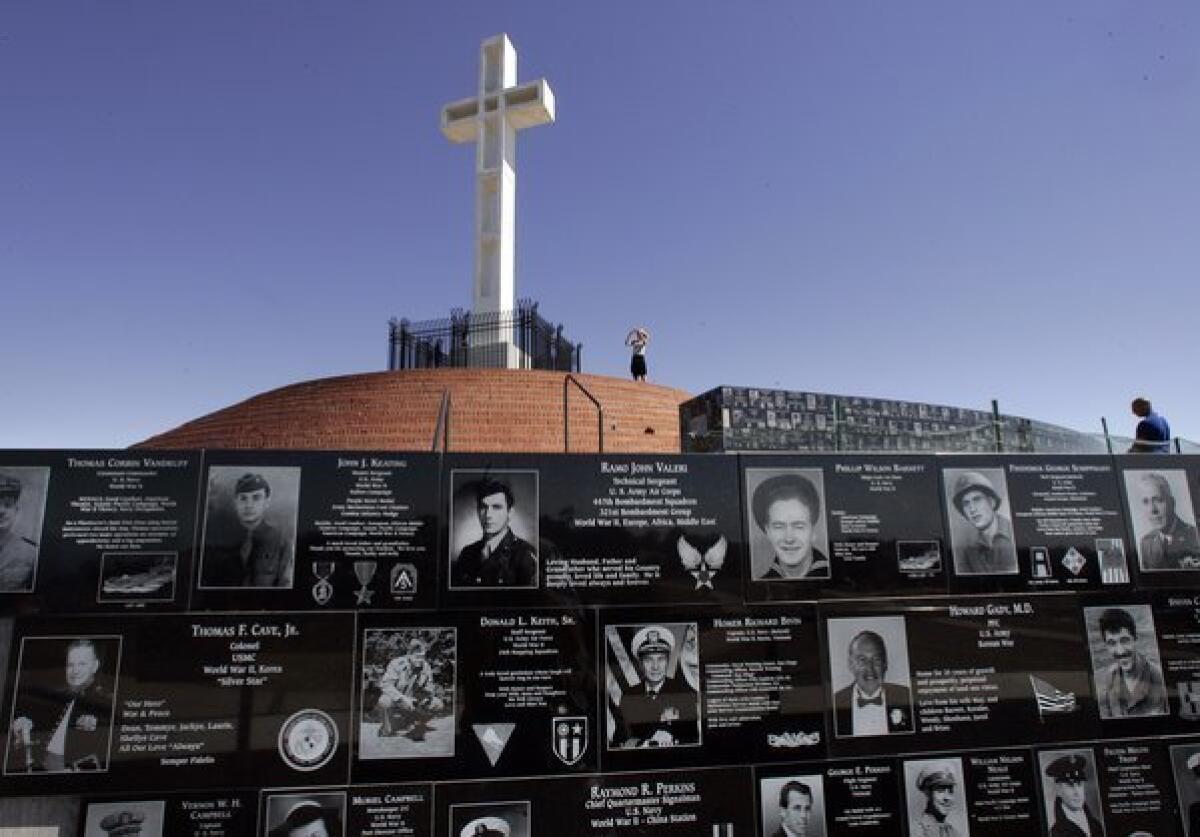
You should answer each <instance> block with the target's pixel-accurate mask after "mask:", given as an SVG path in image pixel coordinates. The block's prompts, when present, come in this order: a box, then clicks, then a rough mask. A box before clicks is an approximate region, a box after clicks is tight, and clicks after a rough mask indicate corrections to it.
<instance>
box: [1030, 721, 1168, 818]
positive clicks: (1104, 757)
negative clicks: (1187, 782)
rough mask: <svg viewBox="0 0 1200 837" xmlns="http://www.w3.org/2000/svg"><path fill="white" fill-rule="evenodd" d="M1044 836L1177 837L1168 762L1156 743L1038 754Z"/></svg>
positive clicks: (1066, 748)
mask: <svg viewBox="0 0 1200 837" xmlns="http://www.w3.org/2000/svg"><path fill="white" fill-rule="evenodd" d="M1037 764H1038V771H1039V784H1040V786H1041V795H1042V816H1043V821H1044V827H1045V829H1046V830H1045V833H1047V834H1050V835H1059V834H1074V833H1076V832H1074V831H1071V830H1070V823H1071V821H1072V820H1074V821H1076V822H1081V821H1086V822H1087V823H1088V828H1089V830H1090V832H1091V833H1092V834H1100V835H1104V834H1110V835H1127V834H1128V835H1139V834H1150V835H1170V834H1177V833H1179V831H1178V818H1177V816H1176V813H1175V811H1176V802H1175V794H1174V787H1173V785H1174V782H1173V779H1172V773H1171V762H1170V759H1169V757H1168V754H1167V752H1166V750H1165V749H1164V748H1162V747H1161V745H1160V744H1159V743H1158V742H1154V741H1122V742H1114V743H1108V744H1096V745H1090V746H1058V747H1052V748H1047V749H1043V750H1039V751H1038V753H1037Z"/></svg>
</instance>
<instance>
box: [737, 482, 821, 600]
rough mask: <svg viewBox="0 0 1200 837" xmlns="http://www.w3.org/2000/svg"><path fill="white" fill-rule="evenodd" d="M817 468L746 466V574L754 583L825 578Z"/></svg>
mask: <svg viewBox="0 0 1200 837" xmlns="http://www.w3.org/2000/svg"><path fill="white" fill-rule="evenodd" d="M824 485H825V484H824V477H823V475H822V473H821V469H820V468H788V469H779V468H747V469H746V495H747V503H746V509H747V510H748V512H749V515H750V520H749V521H748V522H747V527H746V529H747V531H748V532H749V533H750V572H751V575H752V577H753V578H755V579H756V580H758V581H793V580H800V579H812V578H829V577H830V570H829V557H828V556H829V531H828V529H827V527H826V526H825V514H824V508H825V502H824V494H825V487H824Z"/></svg>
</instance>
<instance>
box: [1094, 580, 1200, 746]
mask: <svg viewBox="0 0 1200 837" xmlns="http://www.w3.org/2000/svg"><path fill="white" fill-rule="evenodd" d="M1135 601H1138V602H1144V601H1150V602H1151V603H1152V609H1151V618H1152V620H1153V627H1154V631H1155V633H1156V635H1157V636H1156V640H1157V641H1156V642H1155V643H1154V644H1153V645H1150V644H1148V643H1147V640H1148V639H1149V638H1151V637H1147V636H1146V635H1145V634H1144V632H1139V635H1138V637H1137V639H1136V641H1135V643H1134V648H1135V650H1138V651H1139V652H1140V653H1141V654H1142V655H1143V656H1145V657H1146V660H1145V662H1147V663H1149V664H1150V665H1144V664H1142V661H1138V665H1137V666H1136V667H1135V668H1136V669H1137V671H1138V672H1139V673H1143V679H1144V680H1146V681H1147V683H1153V682H1155V677H1154V675H1156V674H1157V675H1159V676H1160V677H1161V681H1162V683H1163V689H1164V690H1165V693H1166V707H1165V714H1163V713H1162V705H1161V702H1151V701H1144V702H1142V703H1139V704H1137V706H1138V707H1140V708H1153V709H1154V710H1155V711H1156V712H1159V713H1160V714H1159V715H1156V716H1152V718H1153V719H1157V720H1158V721H1159V722H1160V723H1158V724H1154V723H1148V722H1146V721H1140V720H1139V718H1138V717H1133V718H1126V719H1117V720H1119V721H1121V723H1118V722H1117V721H1114V722H1113V723H1112V724H1111V725H1110V726H1111V727H1112V729H1111V730H1109V729H1108V728H1107V727H1106V732H1109V733H1110V734H1117V730H1118V728H1119V727H1126V726H1127V727H1130V728H1132V729H1142V728H1145V729H1147V730H1148V731H1158V732H1162V731H1170V732H1176V733H1184V734H1186V733H1197V732H1200V595H1197V594H1196V593H1195V592H1194V591H1191V590H1163V591H1159V592H1155V593H1152V594H1149V595H1148V597H1147V596H1141V597H1138V598H1137V599H1135ZM1136 615H1139V616H1140V614H1136ZM1139 624H1140V623H1139ZM1121 638H1122V639H1124V637H1121ZM1155 650H1157V651H1158V652H1159V654H1160V656H1159V658H1158V665H1157V666H1154V665H1153V664H1154V662H1155V658H1154V656H1153V653H1154V651H1155ZM1102 677H1103V678H1104V681H1105V684H1106V685H1107V684H1108V683H1111V682H1112V677H1111V674H1110V673H1109V672H1107V671H1102ZM1099 688H1100V687H1099V686H1098V689H1099ZM1114 691H1115V690H1114ZM1136 691H1137V692H1138V694H1141V693H1142V692H1141V690H1140V689H1137V690H1136ZM1146 691H1147V692H1151V691H1154V690H1151V689H1146ZM1155 693H1156V694H1157V692H1155ZM1099 694H1100V693H1099V692H1098V695H1099ZM1100 696H1101V699H1102V706H1101V708H1102V710H1103V708H1104V700H1103V697H1104V696H1103V695H1100ZM1164 727H1165V728H1166V729H1165V730H1164Z"/></svg>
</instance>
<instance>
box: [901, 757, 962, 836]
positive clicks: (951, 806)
mask: <svg viewBox="0 0 1200 837" xmlns="http://www.w3.org/2000/svg"><path fill="white" fill-rule="evenodd" d="M917 790H919V791H920V792H921V793H923V794H925V807H924V809H922V811H921V813H920V815H919V816H918V817H916V819H914V820H913V823H912V831H911V834H912V837H966V835H965V834H963V832H961V831H959V829H958V828H957V827H956V826H955V825H954V823H953V822H951V821H950V817H951V816H952V815H953V813H954V811H955V809H956V807H957V795H958V777H957V775H956V773H955V770H954V768H953V767H952V766H951V765H949V764H945V763H942V764H927V765H925V766H924V767H922V768H921V772H920V773H918V774H917Z"/></svg>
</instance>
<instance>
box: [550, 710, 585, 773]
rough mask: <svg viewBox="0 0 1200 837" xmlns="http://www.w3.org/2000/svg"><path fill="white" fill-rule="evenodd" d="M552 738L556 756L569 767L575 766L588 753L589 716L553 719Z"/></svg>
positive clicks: (551, 722)
mask: <svg viewBox="0 0 1200 837" xmlns="http://www.w3.org/2000/svg"><path fill="white" fill-rule="evenodd" d="M550 736H551V739H552V740H553V742H554V755H556V756H557V757H558V760H559V761H561V762H562V763H563V764H565V765H568V766H570V765H573V764H575V763H576V762H578V761H579V760H580V759H581V758H583V754H584V753H586V752H587V744H588V719H587V716H586V715H572V716H569V717H563V718H553V719H551V721H550Z"/></svg>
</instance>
